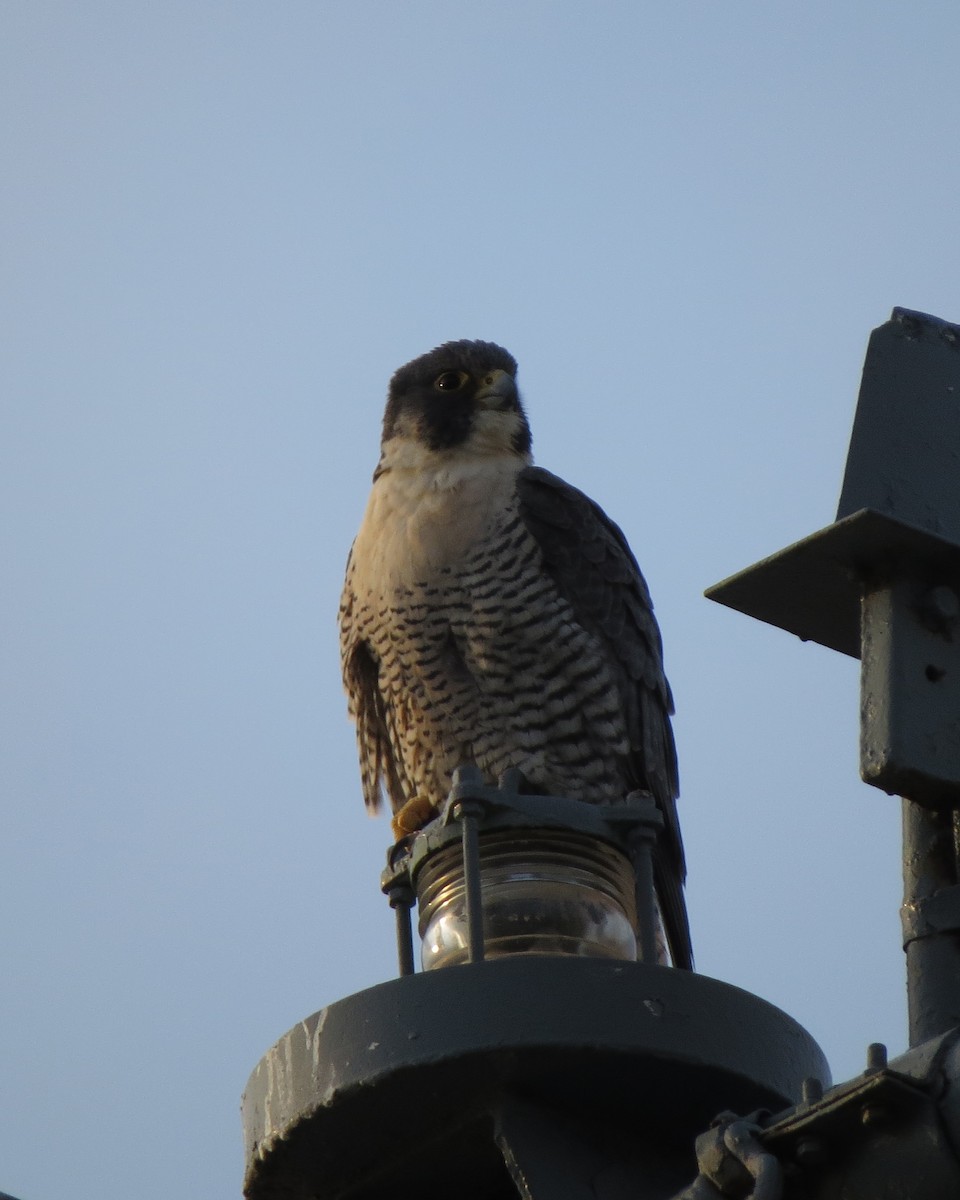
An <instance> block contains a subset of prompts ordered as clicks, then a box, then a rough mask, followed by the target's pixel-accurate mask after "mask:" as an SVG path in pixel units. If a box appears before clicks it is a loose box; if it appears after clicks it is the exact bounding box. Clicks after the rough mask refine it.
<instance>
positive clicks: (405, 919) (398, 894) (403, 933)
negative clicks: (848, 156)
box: [388, 886, 416, 975]
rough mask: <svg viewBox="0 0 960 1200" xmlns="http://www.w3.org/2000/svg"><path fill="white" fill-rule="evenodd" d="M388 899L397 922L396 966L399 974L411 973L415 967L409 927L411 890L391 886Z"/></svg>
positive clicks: (411, 906)
mask: <svg viewBox="0 0 960 1200" xmlns="http://www.w3.org/2000/svg"><path fill="white" fill-rule="evenodd" d="M388 899H389V901H390V907H391V908H392V909H393V911H394V914H395V915H396V922H397V968H398V970H399V972H400V974H401V975H412V974H413V973H414V971H415V969H416V968H415V966H414V961H413V930H412V929H411V911H412V909H413V891H412V890H411V889H410V888H408V887H400V886H398V887H392V888H391V889H390V893H389V896H388Z"/></svg>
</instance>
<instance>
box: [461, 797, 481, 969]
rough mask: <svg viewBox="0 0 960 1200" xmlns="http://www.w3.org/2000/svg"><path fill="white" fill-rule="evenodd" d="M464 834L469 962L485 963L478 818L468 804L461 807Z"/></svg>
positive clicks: (464, 875)
mask: <svg viewBox="0 0 960 1200" xmlns="http://www.w3.org/2000/svg"><path fill="white" fill-rule="evenodd" d="M459 807H460V812H459V816H460V826H461V830H462V834H463V887H464V892H465V893H466V900H467V940H468V942H469V946H468V950H469V961H470V962H472V963H473V962H483V957H484V954H483V895H482V889H481V887H480V839H479V835H478V833H477V818H476V815H475V813H474V812H472V811H470V810H468V808H467V806H466V804H461V805H460V806H459Z"/></svg>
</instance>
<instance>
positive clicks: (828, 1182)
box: [675, 1030, 960, 1200]
mask: <svg viewBox="0 0 960 1200" xmlns="http://www.w3.org/2000/svg"><path fill="white" fill-rule="evenodd" d="M738 1126H739V1127H740V1129H741V1137H743V1131H745V1132H746V1133H747V1134H748V1135H749V1138H750V1141H751V1142H752V1146H751V1147H750V1148H751V1150H752V1154H753V1160H754V1161H759V1154H760V1153H763V1154H766V1155H767V1156H769V1157H774V1158H775V1159H776V1161H777V1163H778V1164H779V1166H780V1167H781V1175H780V1183H781V1185H782V1191H781V1190H777V1187H778V1185H777V1182H776V1179H775V1173H774V1172H772V1171H771V1172H769V1178H768V1184H769V1190H768V1192H767V1195H768V1200H773V1198H774V1197H779V1196H780V1195H781V1194H782V1196H783V1197H785V1198H786V1200H794V1198H796V1200H800V1198H802V1200H956V1197H957V1196H960V1159H958V1156H957V1147H958V1146H960V1032H958V1031H956V1030H954V1031H952V1032H951V1033H949V1034H946V1035H944V1036H943V1037H940V1038H935V1039H933V1040H931V1041H928V1042H925V1043H924V1044H923V1045H922V1046H918V1047H916V1048H915V1049H913V1050H911V1051H909V1052H908V1053H907V1054H904V1055H902V1056H901V1057H900V1058H896V1059H894V1060H892V1061H891V1062H890V1063H889V1064H887V1063H886V1051H885V1049H884V1047H882V1046H879V1045H875V1046H871V1047H870V1050H869V1051H868V1059H867V1069H866V1071H864V1073H863V1075H862V1076H859V1077H858V1078H856V1079H852V1080H850V1081H848V1082H847V1083H843V1084H840V1085H839V1086H837V1087H835V1088H831V1089H830V1090H829V1091H827V1092H826V1093H825V1094H824V1095H823V1096H821V1097H818V1098H817V1099H816V1100H815V1101H814V1102H813V1103H808V1102H807V1101H806V1099H805V1100H804V1103H802V1104H800V1105H797V1106H796V1107H794V1108H792V1109H788V1110H787V1111H785V1112H781V1113H778V1114H776V1115H775V1116H771V1115H770V1114H769V1113H762V1114H754V1115H753V1116H752V1117H749V1118H747V1119H746V1120H740V1119H738V1118H737V1117H735V1115H734V1114H732V1113H724V1114H721V1116H720V1117H719V1118H718V1119H717V1122H716V1123H715V1125H714V1127H713V1128H712V1129H710V1130H709V1131H708V1132H707V1133H705V1134H702V1135H701V1136H700V1137H699V1138H698V1139H697V1162H698V1165H699V1168H700V1174H699V1176H698V1177H697V1179H696V1180H695V1182H694V1183H693V1184H692V1185H691V1186H690V1187H688V1188H686V1189H684V1190H683V1191H682V1192H680V1193H679V1194H678V1195H677V1196H676V1197H675V1200H719V1197H723V1196H737V1197H739V1198H740V1200H744V1198H745V1197H752V1198H753V1200H759V1197H760V1196H761V1194H762V1193H761V1190H760V1187H759V1184H760V1183H761V1179H760V1177H759V1174H755V1175H753V1178H754V1180H755V1181H756V1182H754V1183H753V1184H751V1181H750V1179H748V1178H747V1176H746V1173H745V1172H744V1170H743V1168H744V1166H745V1165H749V1162H750V1160H749V1159H747V1160H746V1162H745V1160H744V1157H743V1155H742V1154H741V1153H739V1152H738V1150H739V1147H738V1146H737V1145H736V1143H735V1142H732V1140H731V1138H730V1136H729V1135H730V1133H731V1131H735V1130H737V1128H738ZM767 1165H769V1164H767ZM749 1174H753V1172H749Z"/></svg>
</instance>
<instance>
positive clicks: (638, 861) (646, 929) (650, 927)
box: [633, 838, 657, 963]
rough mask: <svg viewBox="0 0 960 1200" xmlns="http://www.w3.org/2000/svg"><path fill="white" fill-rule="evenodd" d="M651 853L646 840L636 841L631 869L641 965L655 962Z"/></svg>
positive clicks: (654, 911) (654, 917)
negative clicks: (634, 886)
mask: <svg viewBox="0 0 960 1200" xmlns="http://www.w3.org/2000/svg"><path fill="white" fill-rule="evenodd" d="M651 851H652V846H651V844H650V842H649V840H648V839H647V838H643V839H642V840H641V839H638V840H637V842H636V843H635V844H634V847H633V869H634V873H635V874H636V879H637V888H636V892H637V937H638V945H637V951H638V953H639V958H640V962H642V963H656V961H657V907H656V903H655V900H654V890H653V856H652V853H651Z"/></svg>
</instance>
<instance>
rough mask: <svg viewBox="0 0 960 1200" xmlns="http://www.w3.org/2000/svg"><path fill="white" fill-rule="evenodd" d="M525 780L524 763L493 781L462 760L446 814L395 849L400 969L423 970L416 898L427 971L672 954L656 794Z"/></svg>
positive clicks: (390, 878) (391, 881) (389, 881)
mask: <svg viewBox="0 0 960 1200" xmlns="http://www.w3.org/2000/svg"><path fill="white" fill-rule="evenodd" d="M522 787H523V777H522V776H521V774H520V772H518V771H508V772H505V773H504V775H503V777H502V778H501V779H500V782H499V786H498V787H496V788H493V787H489V786H487V785H485V784H484V782H483V777H482V776H481V774H480V772H479V771H478V770H477V769H476V768H475V767H470V766H464V767H461V768H459V769H458V770H457V771H456V772H455V775H454V781H453V788H452V790H451V792H450V797H449V799H448V801H447V803H446V805H445V806H444V809H443V811H442V812H441V813H440V815H439V816H438V817H436V818H435V819H434V820H433V821H432V822H430V824H429V825H427V826H426V827H425V828H424V829H422V830H420V831H419V832H418V833H416V834H414V835H412V836H410V837H408V838H405V839H404V840H403V841H402V842H401V843H399V844H398V845H397V846H396V847H393V848H392V849H391V851H390V854H389V856H388V865H387V869H386V871H385V872H384V874H383V880H382V883H383V890H384V892H386V894H387V895H388V897H389V898H390V902H391V904H392V905H393V907H394V908H395V909H396V910H397V914H398V926H397V930H398V946H399V958H400V973H401V974H411V973H412V972H413V969H414V968H413V946H412V931H411V927H410V926H411V922H410V909H411V907H412V905H413V903H414V901H416V904H417V908H418V912H419V922H418V932H419V936H420V942H421V950H420V961H421V965H422V967H423V969H424V970H432V969H434V968H438V967H448V966H455V965H457V964H460V963H464V962H476V961H480V960H482V959H485V958H500V957H503V956H505V955H510V954H551V955H574V956H577V957H581V958H607V959H620V960H623V961H628V962H636V961H638V960H639V961H642V962H658V961H659V962H662V961H665V960H666V952H665V948H664V945H663V938H662V937H661V936H660V932H659V924H660V923H659V918H658V914H657V910H656V901H655V897H654V890H653V875H652V867H651V861H650V852H651V848H652V845H653V842H654V841H655V838H656V832H657V829H658V827H659V825H660V824H661V822H662V818H661V816H660V814H659V813H658V812H657V810H656V806H655V805H654V802H653V799H652V797H650V796H648V795H647V794H646V793H643V792H635V793H632V794H631V796H630V797H628V799H627V801H626V802H625V803H624V804H622V805H591V804H584V803H582V802H580V801H577V800H570V799H569V798H567V797H563V796H530V795H526V794H524V793H523V791H522V790H521V789H522Z"/></svg>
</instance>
